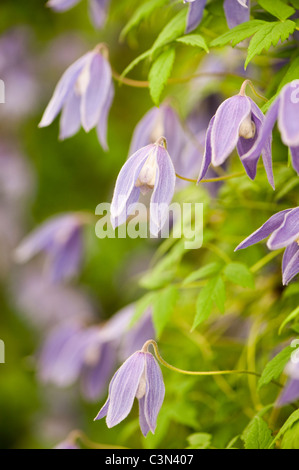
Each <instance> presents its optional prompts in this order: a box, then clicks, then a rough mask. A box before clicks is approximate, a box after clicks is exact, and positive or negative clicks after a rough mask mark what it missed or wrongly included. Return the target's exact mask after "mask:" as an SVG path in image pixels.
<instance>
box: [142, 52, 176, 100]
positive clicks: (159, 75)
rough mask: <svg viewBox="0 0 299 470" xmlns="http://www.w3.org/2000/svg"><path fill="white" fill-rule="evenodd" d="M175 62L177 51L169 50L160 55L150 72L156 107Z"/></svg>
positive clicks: (152, 95)
mask: <svg viewBox="0 0 299 470" xmlns="http://www.w3.org/2000/svg"><path fill="white" fill-rule="evenodd" d="M174 60H175V50H174V49H173V48H171V49H167V50H166V51H165V52H163V53H162V54H161V55H159V57H158V58H157V59H156V60H155V62H154V63H153V65H152V67H151V69H150V71H149V75H148V79H149V90H150V94H151V97H152V100H153V102H154V103H155V105H156V106H159V103H160V96H161V93H162V91H163V89H164V87H165V85H166V83H167V80H168V78H169V76H170V74H171V70H172V67H173V64H174Z"/></svg>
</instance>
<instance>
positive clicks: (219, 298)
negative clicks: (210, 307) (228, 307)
mask: <svg viewBox="0 0 299 470" xmlns="http://www.w3.org/2000/svg"><path fill="white" fill-rule="evenodd" d="M225 297H226V296H225V285H224V282H223V280H222V277H221V276H219V277H218V280H217V283H216V286H215V289H214V292H213V300H214V302H215V304H216V305H217V307H218V308H219V310H220V312H221V313H224V311H225V306H224V304H225Z"/></svg>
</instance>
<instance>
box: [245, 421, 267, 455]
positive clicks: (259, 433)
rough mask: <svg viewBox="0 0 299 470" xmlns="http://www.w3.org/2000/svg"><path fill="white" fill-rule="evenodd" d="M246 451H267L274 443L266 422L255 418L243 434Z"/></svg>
mask: <svg viewBox="0 0 299 470" xmlns="http://www.w3.org/2000/svg"><path fill="white" fill-rule="evenodd" d="M242 439H243V441H244V446H245V449H267V448H268V446H269V444H270V442H271V441H272V435H271V430H270V429H269V427H268V425H267V423H266V421H264V420H263V418H261V417H260V416H258V415H257V416H255V417H254V418H253V419H252V420H251V421H250V423H249V424H248V426H247V427H246V429H245V430H244V432H243V434H242Z"/></svg>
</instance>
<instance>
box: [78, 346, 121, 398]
mask: <svg viewBox="0 0 299 470" xmlns="http://www.w3.org/2000/svg"><path fill="white" fill-rule="evenodd" d="M93 362H95V363H93ZM115 367H116V350H115V346H114V345H113V344H112V343H105V344H103V345H99V346H98V357H97V359H95V358H93V361H92V363H89V361H88V360H87V358H86V357H85V363H84V366H83V369H82V375H81V379H82V382H81V390H82V394H83V396H84V397H85V398H86V399H87V400H89V401H94V400H96V399H98V398H99V397H101V395H102V393H103V392H104V390H105V388H106V385H107V383H108V382H109V380H110V379H111V377H112V375H113V371H114V370H115Z"/></svg>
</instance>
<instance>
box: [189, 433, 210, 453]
mask: <svg viewBox="0 0 299 470" xmlns="http://www.w3.org/2000/svg"><path fill="white" fill-rule="evenodd" d="M187 441H188V443H189V447H187V449H208V448H209V447H210V444H211V442H212V436H211V434H208V433H206V432H196V433H194V434H190V436H188V437H187Z"/></svg>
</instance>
